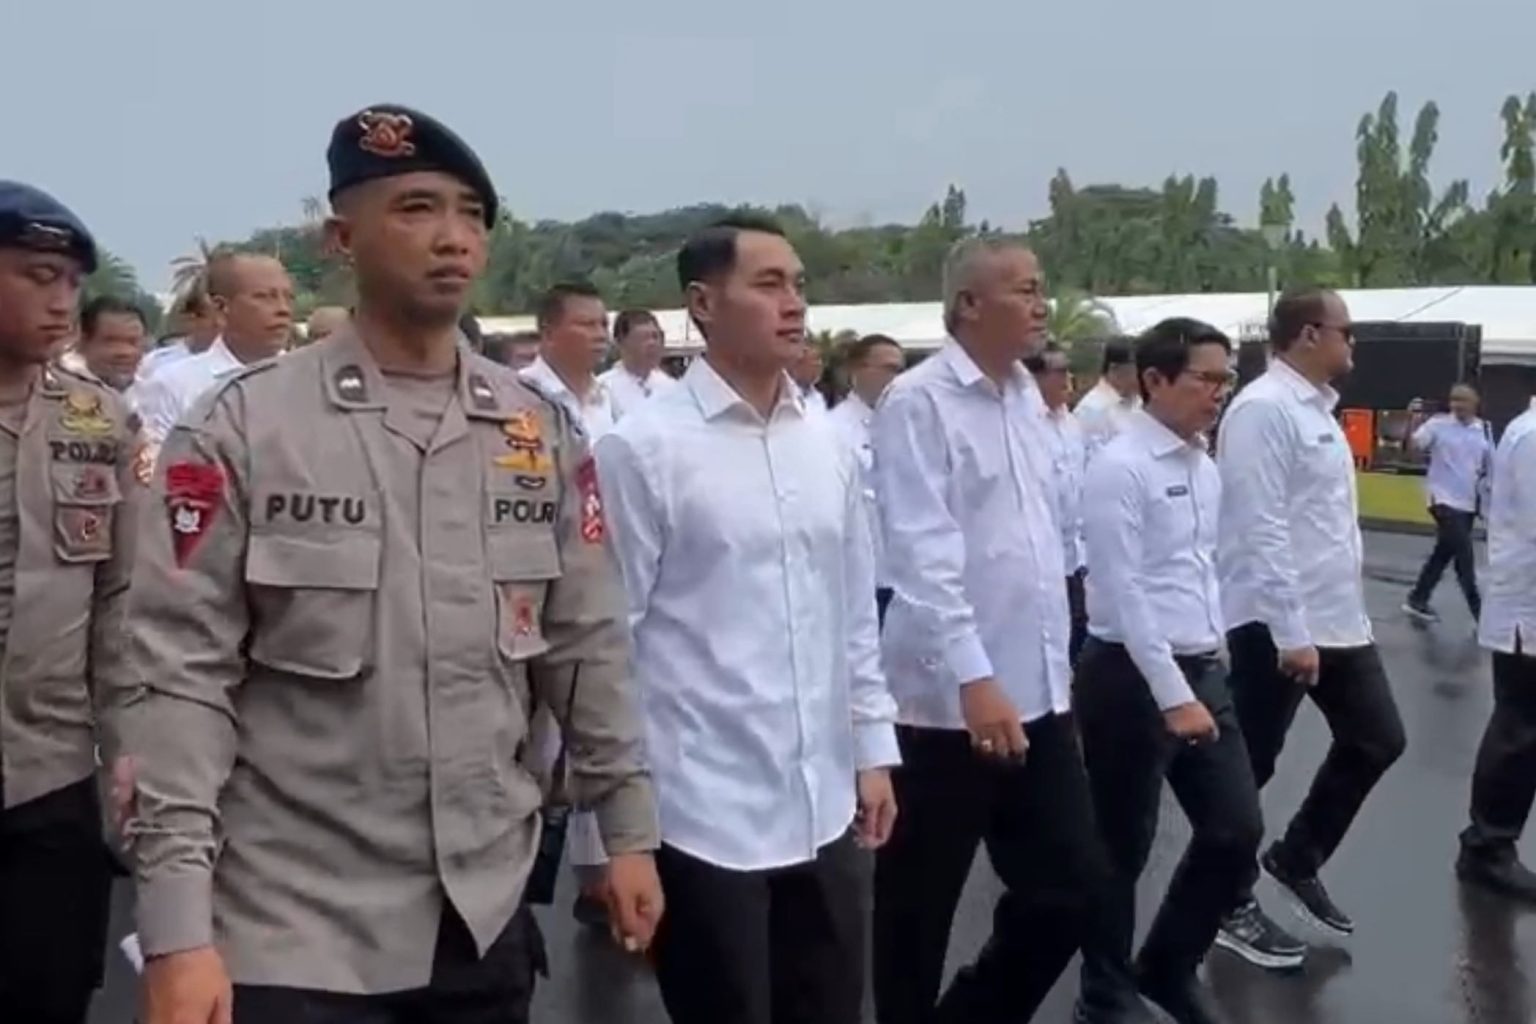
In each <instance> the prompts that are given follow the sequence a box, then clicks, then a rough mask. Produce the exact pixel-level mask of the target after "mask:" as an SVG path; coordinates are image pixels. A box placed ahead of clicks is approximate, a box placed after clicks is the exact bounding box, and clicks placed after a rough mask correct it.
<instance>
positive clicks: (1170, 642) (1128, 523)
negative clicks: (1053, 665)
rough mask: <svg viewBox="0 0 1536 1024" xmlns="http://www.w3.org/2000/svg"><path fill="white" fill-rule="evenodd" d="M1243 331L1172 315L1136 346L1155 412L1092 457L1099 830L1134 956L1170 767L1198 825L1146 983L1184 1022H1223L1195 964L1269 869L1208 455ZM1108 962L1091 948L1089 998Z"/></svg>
mask: <svg viewBox="0 0 1536 1024" xmlns="http://www.w3.org/2000/svg"><path fill="white" fill-rule="evenodd" d="M1231 354H1232V343H1231V341H1230V340H1229V339H1228V338H1227V337H1226V336H1225V335H1224V334H1222V333H1221V332H1220V331H1218V330H1217V329H1216V328H1214V327H1212V326H1210V325H1209V324H1204V323H1201V322H1199V321H1196V320H1187V319H1182V318H1180V319H1172V320H1164V321H1163V322H1162V323H1159V324H1158V325H1157V326H1155V327H1153V328H1151V329H1150V330H1148V331H1147V332H1146V333H1145V334H1143V335H1142V336H1141V338H1140V339H1139V340H1138V341H1137V344H1136V369H1137V372H1138V373H1139V374H1140V375H1141V387H1142V395H1143V399H1144V402H1145V404H1144V405H1143V407H1142V411H1141V412H1138V413H1137V414H1136V415H1135V416H1133V417H1132V418H1131V421H1130V423H1128V424H1127V425H1126V427H1125V429H1124V430H1122V431H1121V432H1120V435H1119V436H1118V437H1116V438H1115V439H1114V440H1113V441H1111V442H1110V443H1109V444H1108V445H1106V446H1105V447H1104V448H1103V449H1102V450H1101V451H1100V452H1099V454H1098V456H1097V457H1096V458H1095V459H1094V461H1093V465H1092V466H1091V467H1090V468H1089V470H1088V478H1087V483H1086V485H1085V488H1084V498H1083V504H1084V510H1085V512H1084V528H1085V532H1086V535H1087V539H1088V566H1089V573H1088V618H1089V626H1088V629H1089V632H1090V634H1091V638H1090V639H1089V641H1088V644H1087V646H1086V648H1085V649H1084V651H1083V657H1082V661H1081V662H1080V663H1079V665H1078V669H1077V677H1076V680H1075V682H1074V686H1073V696H1074V706H1075V707H1076V710H1077V716H1078V723H1079V726H1080V728H1081V729H1082V735H1083V756H1084V759H1085V760H1086V762H1087V766H1088V776H1089V779H1090V780H1091V782H1092V784H1093V795H1094V806H1095V809H1096V810H1097V813H1098V822H1099V828H1100V829H1101V830H1102V832H1103V834H1104V841H1105V844H1106V846H1107V847H1108V849H1109V854H1110V857H1111V858H1112V859H1113V860H1114V861H1115V866H1116V868H1117V869H1118V871H1117V874H1116V878H1115V885H1114V890H1113V893H1114V896H1113V898H1114V900H1115V901H1116V903H1117V905H1118V907H1117V909H1118V913H1117V915H1116V920H1117V921H1118V922H1119V924H1120V926H1121V929H1120V932H1119V939H1120V943H1121V946H1120V948H1121V950H1122V952H1123V955H1124V956H1126V957H1129V956H1130V952H1131V943H1132V940H1133V937H1134V931H1135V921H1136V882H1137V880H1138V879H1139V878H1140V877H1141V873H1142V871H1143V869H1145V867H1146V865H1147V856H1148V854H1149V853H1150V852H1151V850H1152V841H1153V839H1154V838H1155V836H1156V834H1157V818H1158V805H1159V803H1160V802H1161V798H1162V790H1163V780H1164V779H1165V778H1166V779H1167V780H1168V783H1169V785H1170V786H1171V787H1172V789H1173V794H1174V796H1175V798H1176V799H1177V800H1178V801H1179V806H1180V807H1182V808H1183V810H1184V813H1185V815H1186V816H1187V817H1188V818H1189V822H1190V826H1191V828H1192V830H1193V833H1194V834H1193V837H1192V838H1191V839H1190V842H1189V845H1188V846H1187V847H1186V848H1185V851H1184V856H1183V858H1182V859H1181V860H1180V862H1179V866H1178V867H1177V868H1176V869H1175V871H1174V873H1173V879H1172V881H1171V882H1170V883H1169V885H1168V893H1167V895H1166V896H1165V897H1164V899H1163V904H1162V907H1161V908H1160V909H1159V911H1158V913H1157V917H1156V919H1155V920H1154V921H1153V923H1152V929H1151V931H1150V932H1149V933H1148V935H1147V938H1146V941H1145V942H1144V943H1143V944H1142V947H1141V953H1140V955H1139V956H1138V957H1137V970H1138V973H1139V975H1140V984H1141V989H1142V992H1143V993H1144V994H1145V995H1146V996H1147V998H1149V999H1151V1000H1152V1001H1153V1002H1154V1003H1156V1004H1158V1005H1159V1006H1160V1007H1162V1008H1163V1010H1164V1011H1165V1012H1167V1013H1168V1015H1169V1016H1171V1017H1172V1018H1173V1019H1174V1020H1175V1021H1177V1022H1178V1024H1215V1022H1219V1021H1221V1020H1223V1019H1224V1018H1223V1017H1222V1015H1221V1013H1220V1012H1219V1011H1218V1010H1217V1008H1216V1006H1215V1004H1214V1003H1213V1002H1212V1000H1211V996H1210V995H1209V993H1208V992H1206V990H1205V988H1204V986H1202V985H1201V984H1200V982H1199V981H1198V979H1197V978H1196V976H1195V969H1196V968H1197V967H1198V966H1199V964H1200V962H1201V960H1203V959H1204V958H1205V955H1206V953H1207V951H1208V950H1209V949H1210V946H1211V942H1212V940H1214V939H1215V937H1216V929H1217V927H1218V926H1219V925H1220V924H1221V922H1222V920H1223V919H1224V918H1225V917H1226V915H1227V913H1228V911H1230V910H1231V909H1232V905H1233V903H1235V902H1236V901H1237V899H1238V898H1239V897H1240V896H1242V895H1243V894H1244V893H1245V892H1246V891H1247V890H1248V888H1249V887H1250V886H1252V885H1253V883H1254V880H1255V879H1256V878H1257V877H1258V868H1257V866H1256V864H1255V858H1256V856H1257V854H1258V850H1259V841H1260V840H1261V839H1262V838H1263V836H1264V818H1263V814H1262V813H1261V811H1260V809H1259V791H1258V787H1257V786H1256V785H1255V784H1254V781H1253V771H1252V769H1251V768H1250V766H1249V762H1248V749H1247V747H1246V746H1245V745H1244V743H1243V734H1242V730H1241V729H1240V728H1239V726H1238V722H1237V712H1236V711H1235V710H1234V709H1233V706H1232V696H1231V693H1230V691H1229V690H1228V688H1227V674H1226V669H1225V668H1224V667H1223V665H1222V663H1221V658H1220V651H1221V643H1222V633H1223V630H1222V618H1221V597H1220V593H1219V591H1218V589H1217V584H1216V524H1217V515H1218V512H1219V509H1220V507H1221V477H1220V474H1218V473H1217V471H1216V464H1215V463H1214V462H1212V461H1211V457H1210V456H1209V455H1207V454H1206V446H1205V437H1204V435H1205V433H1206V432H1207V431H1209V430H1210V429H1211V426H1212V425H1213V424H1214V423H1215V422H1216V417H1217V415H1219V414H1220V412H1221V406H1222V402H1223V400H1224V399H1225V397H1226V394H1227V391H1228V390H1229V389H1230V388H1231V386H1232V383H1233V373H1232V370H1231V366H1230V359H1231ZM1096 969H1097V963H1096V962H1095V959H1094V958H1093V957H1091V956H1085V959H1084V963H1083V1004H1084V1005H1085V1006H1092V1005H1093V1004H1094V1001H1095V1000H1094V997H1095V993H1096V990H1097V985H1098V978H1097V970H1096Z"/></svg>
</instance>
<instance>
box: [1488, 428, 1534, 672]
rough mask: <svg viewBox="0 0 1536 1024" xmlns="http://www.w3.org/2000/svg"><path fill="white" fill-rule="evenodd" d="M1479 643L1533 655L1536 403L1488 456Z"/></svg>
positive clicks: (1508, 651) (1495, 648) (1509, 429)
mask: <svg viewBox="0 0 1536 1024" xmlns="http://www.w3.org/2000/svg"><path fill="white" fill-rule="evenodd" d="M1482 587H1483V614H1482V618H1481V620H1480V621H1479V623H1478V640H1479V642H1480V643H1481V644H1482V645H1483V646H1484V647H1486V648H1488V649H1489V650H1491V651H1503V652H1504V653H1505V654H1513V653H1514V652H1515V646H1516V644H1519V646H1520V650H1521V653H1523V654H1526V655H1529V656H1532V657H1536V399H1533V400H1532V401H1531V407H1530V408H1529V409H1528V410H1527V411H1526V412H1524V413H1522V414H1521V415H1520V416H1517V417H1516V418H1515V420H1514V422H1512V423H1510V425H1509V426H1507V427H1505V428H1504V436H1503V437H1502V438H1500V439H1499V447H1498V449H1497V450H1496V451H1495V452H1494V455H1493V493H1492V495H1491V497H1490V498H1489V501H1488V569H1487V571H1486V572H1484V573H1483V576H1482Z"/></svg>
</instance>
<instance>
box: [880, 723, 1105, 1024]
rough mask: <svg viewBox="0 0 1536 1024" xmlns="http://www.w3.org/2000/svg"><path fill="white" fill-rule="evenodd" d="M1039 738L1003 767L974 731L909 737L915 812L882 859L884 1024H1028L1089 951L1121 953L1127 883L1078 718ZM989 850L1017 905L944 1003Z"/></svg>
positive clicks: (908, 782)
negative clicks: (1120, 916) (1118, 868)
mask: <svg viewBox="0 0 1536 1024" xmlns="http://www.w3.org/2000/svg"><path fill="white" fill-rule="evenodd" d="M1025 732H1026V734H1027V735H1028V738H1029V744H1030V746H1029V753H1028V756H1027V757H1026V759H1025V761H1024V763H1023V764H1019V765H1000V764H997V763H995V762H991V761H988V760H985V759H983V758H982V757H980V756H979V755H977V754H976V753H974V752H973V751H972V750H971V745H970V738H969V736H968V735H967V734H966V733H965V732H963V731H960V730H951V729H915V728H909V727H904V726H903V727H899V728H898V731H897V735H898V737H899V739H900V742H901V755H902V764H901V767H899V768H897V769H896V770H895V772H894V780H895V786H896V803H897V806H898V807H900V808H901V812H900V814H899V815H898V816H897V818H896V829H895V833H894V834H893V835H892V837H891V841H890V842H889V843H888V844H887V845H886V846H885V847H884V848H883V849H881V850H880V851H879V853H878V854H877V855H876V857H875V913H874V922H875V923H874V934H873V943H874V988H875V1010H876V1017H877V1019H878V1020H879V1021H880V1024H926V1022H929V1021H974V1022H976V1024H983V1022H985V1024H1000V1022H1008V1021H1026V1020H1029V1018H1030V1016H1031V1015H1032V1014H1033V1013H1034V1012H1035V1010H1036V1009H1037V1008H1038V1007H1039V1006H1040V1003H1041V1002H1042V1001H1043V1000H1044V999H1045V997H1046V995H1047V994H1048V993H1049V992H1050V990H1051V986H1052V985H1054V984H1055V982H1056V979H1057V978H1058V977H1059V976H1060V975H1061V973H1062V971H1064V970H1065V969H1066V967H1067V964H1068V962H1069V961H1071V959H1072V955H1073V954H1074V953H1076V952H1077V950H1078V948H1079V946H1082V945H1084V944H1087V945H1089V946H1092V947H1093V948H1096V949H1103V950H1106V951H1112V949H1113V935H1112V925H1113V921H1112V920H1111V919H1110V916H1109V913H1108V909H1109V903H1108V900H1107V899H1106V898H1105V896H1106V893H1107V891H1108V889H1109V886H1110V881H1111V879H1112V877H1113V875H1112V871H1111V869H1110V866H1109V858H1108V855H1107V854H1106V853H1105V852H1104V848H1103V844H1102V842H1101V840H1100V838H1099V835H1098V828H1097V826H1096V825H1095V823H1094V819H1093V805H1092V797H1091V796H1090V795H1089V792H1088V776H1087V774H1086V773H1085V771H1084V770H1083V762H1082V755H1081V753H1080V751H1079V749H1078V742H1077V732H1076V729H1075V728H1074V726H1073V721H1072V717H1071V716H1070V715H1049V716H1046V717H1045V718H1041V719H1038V720H1036V721H1034V722H1031V723H1029V724H1028V725H1027V726H1026V728H1025ZM983 842H985V844H986V847H987V854H988V856H989V857H990V858H991V860H992V866H993V868H994V869H995V870H996V871H997V874H998V877H999V878H1001V880H1002V882H1003V885H1004V886H1005V887H1006V891H1005V892H1004V893H1003V896H1002V898H1001V899H1000V900H999V901H998V904H997V907H996V909H995V910H994V911H993V916H992V936H991V938H990V939H989V940H988V941H987V943H986V946H985V947H984V948H983V949H982V951H981V954H980V956H979V957H978V958H977V960H976V962H975V963H973V964H971V965H970V966H968V967H966V968H963V969H962V970H961V971H960V973H959V974H958V975H957V976H956V978H955V980H954V983H953V984H952V985H951V986H950V988H949V990H948V991H947V992H946V993H945V994H944V997H943V1000H942V1001H940V999H939V986H940V984H941V982H942V980H943V973H944V957H945V953H946V952H947V951H948V947H949V933H950V926H951V924H952V922H953V920H954V914H955V906H956V903H957V902H958V901H959V898H960V891H961V889H962V888H963V887H964V885H965V881H966V878H967V876H968V875H969V874H970V870H971V861H972V860H973V859H974V857H975V855H976V847H977V846H978V845H979V844H980V843H983ZM1112 955H1113V954H1112V952H1106V954H1105V959H1106V961H1109V960H1111V959H1112ZM1125 967H1126V969H1125V970H1124V978H1123V979H1122V980H1123V983H1124V984H1125V985H1126V986H1127V988H1129V985H1130V976H1129V969H1128V967H1129V965H1125ZM935 1004H938V1006H937V1008H936V1007H935Z"/></svg>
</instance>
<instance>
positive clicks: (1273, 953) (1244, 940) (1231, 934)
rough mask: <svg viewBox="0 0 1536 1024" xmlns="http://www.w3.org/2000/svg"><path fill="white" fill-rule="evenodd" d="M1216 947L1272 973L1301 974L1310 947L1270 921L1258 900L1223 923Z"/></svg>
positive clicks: (1243, 906)
mask: <svg viewBox="0 0 1536 1024" xmlns="http://www.w3.org/2000/svg"><path fill="white" fill-rule="evenodd" d="M1216 945H1218V946H1220V947H1221V948H1222V949H1225V950H1227V951H1229V952H1231V953H1235V954H1237V955H1238V956H1240V957H1242V958H1243V959H1244V960H1247V961H1248V962H1249V963H1251V964H1253V965H1254V966H1255V967H1263V968H1264V969H1265V970H1270V971H1295V970H1300V969H1301V965H1302V963H1303V962H1304V961H1305V960H1306V958H1307V944H1306V943H1305V942H1302V941H1301V940H1300V939H1298V938H1296V937H1295V936H1294V935H1292V934H1290V933H1289V932H1287V931H1286V930H1285V929H1284V928H1281V927H1280V926H1279V925H1277V924H1275V922H1273V921H1271V920H1270V919H1269V915H1267V914H1265V913H1264V911H1263V909H1262V908H1261V907H1260V906H1259V904H1258V902H1257V901H1255V900H1249V901H1248V902H1247V903H1244V904H1243V905H1242V906H1240V907H1238V908H1237V909H1236V910H1234V911H1233V912H1232V913H1231V914H1230V915H1228V917H1227V919H1226V920H1225V921H1223V922H1222V923H1221V930H1220V931H1218V932H1217V933H1216Z"/></svg>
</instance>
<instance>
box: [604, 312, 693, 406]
mask: <svg viewBox="0 0 1536 1024" xmlns="http://www.w3.org/2000/svg"><path fill="white" fill-rule="evenodd" d="M613 339H614V342H615V343H616V344H617V345H618V347H619V361H618V362H617V363H615V364H614V365H613V367H612V368H610V369H609V370H608V371H607V372H606V373H602V374H599V375H598V378H597V379H598V380H599V381H601V382H602V383H603V384H604V386H606V387H607V388H608V394H609V396H610V397H611V398H612V400H613V418H614V419H615V420H618V419H619V418H621V417H623V416H626V415H628V414H629V413H632V412H634V411H635V410H636V409H638V408H640V406H641V405H643V404H645V402H646V400H647V399H650V398H654V397H655V396H657V395H660V394H663V393H664V392H666V391H669V390H670V389H672V388H675V387H677V381H675V380H673V379H672V378H671V377H669V376H667V375H666V373H664V372H663V371H662V369H661V356H662V352H663V346H664V343H665V339H664V336H663V335H662V332H661V324H660V322H658V321H657V319H656V314H654V313H652V312H651V311H650V310H646V309H626V310H624V311H623V312H621V313H620V314H619V315H618V316H616V317H614V318H613Z"/></svg>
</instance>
